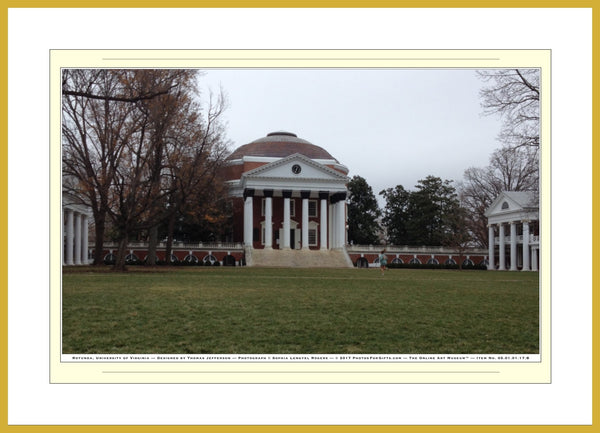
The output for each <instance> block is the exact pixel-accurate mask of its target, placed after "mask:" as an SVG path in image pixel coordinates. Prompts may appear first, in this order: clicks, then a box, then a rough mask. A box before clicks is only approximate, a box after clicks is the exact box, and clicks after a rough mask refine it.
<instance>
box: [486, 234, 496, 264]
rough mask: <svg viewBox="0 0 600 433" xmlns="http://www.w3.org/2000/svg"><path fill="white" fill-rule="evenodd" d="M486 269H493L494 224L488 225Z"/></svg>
mask: <svg viewBox="0 0 600 433" xmlns="http://www.w3.org/2000/svg"><path fill="white" fill-rule="evenodd" d="M488 239H489V240H488V262H489V264H488V271H493V270H494V269H495V263H494V247H495V245H494V244H495V237H494V226H493V225H492V224H489V225H488Z"/></svg>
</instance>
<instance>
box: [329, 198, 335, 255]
mask: <svg viewBox="0 0 600 433" xmlns="http://www.w3.org/2000/svg"><path fill="white" fill-rule="evenodd" d="M335 238H336V235H335V205H334V204H330V205H329V248H335Z"/></svg>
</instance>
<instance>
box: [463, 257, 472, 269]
mask: <svg viewBox="0 0 600 433" xmlns="http://www.w3.org/2000/svg"><path fill="white" fill-rule="evenodd" d="M462 265H463V267H465V266H474V263H473V260H471V259H465V260H464V261H463V262H462Z"/></svg>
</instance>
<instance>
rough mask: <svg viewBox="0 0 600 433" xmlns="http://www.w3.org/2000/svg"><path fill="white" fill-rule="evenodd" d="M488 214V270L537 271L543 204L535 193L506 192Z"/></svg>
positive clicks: (495, 202)
mask: <svg viewBox="0 0 600 433" xmlns="http://www.w3.org/2000/svg"><path fill="white" fill-rule="evenodd" d="M485 215H486V217H487V218H488V238H489V241H488V249H489V251H488V253H489V259H488V261H489V266H488V269H489V270H499V271H504V270H510V271H517V270H519V269H520V270H522V271H537V270H538V269H539V265H538V263H539V257H538V256H539V248H540V242H539V207H538V205H537V203H535V200H534V194H533V193H531V192H514V191H505V192H503V193H502V194H500V195H499V196H498V197H497V198H496V200H494V202H493V203H492V205H491V206H490V207H489V208H488V210H487V211H486V213H485ZM507 231H508V235H507ZM507 246H508V247H507ZM496 257H497V259H498V263H497V267H496ZM507 262H508V263H507Z"/></svg>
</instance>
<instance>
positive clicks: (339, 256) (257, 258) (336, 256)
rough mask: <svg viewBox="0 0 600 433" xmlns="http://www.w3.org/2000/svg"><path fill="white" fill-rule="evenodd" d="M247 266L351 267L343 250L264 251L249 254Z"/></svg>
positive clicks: (257, 250) (258, 250)
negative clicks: (249, 260) (250, 258)
mask: <svg viewBox="0 0 600 433" xmlns="http://www.w3.org/2000/svg"><path fill="white" fill-rule="evenodd" d="M251 256H252V260H251V262H247V264H248V266H257V267H288V268H348V267H352V262H351V261H350V259H349V257H348V254H347V253H346V251H344V250H326V251H321V250H279V249H273V250H264V249H256V250H252V252H251Z"/></svg>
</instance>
